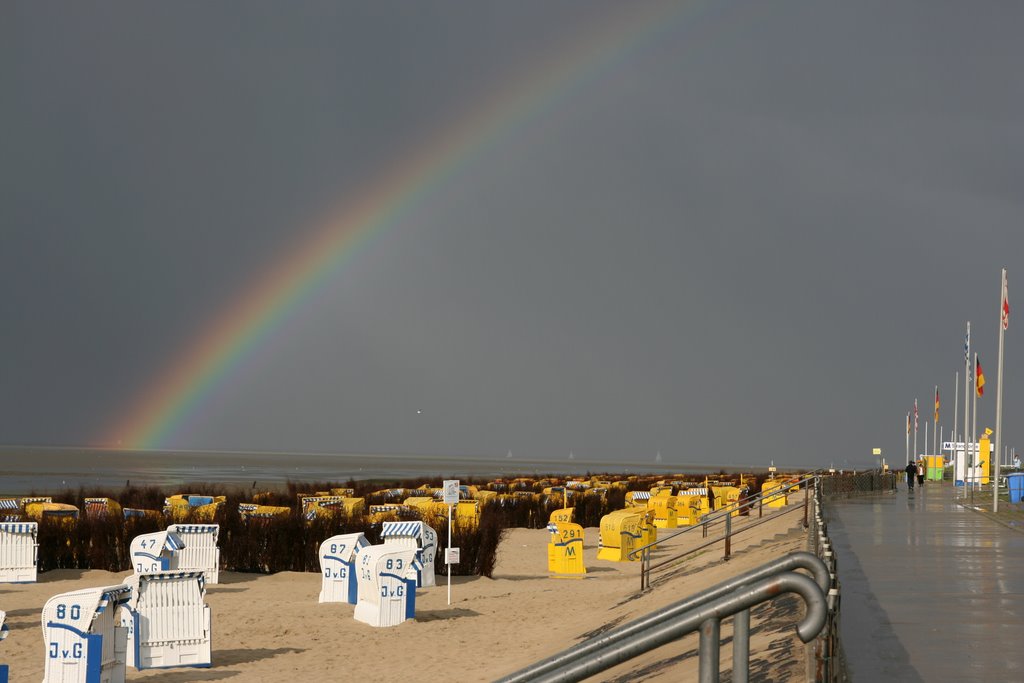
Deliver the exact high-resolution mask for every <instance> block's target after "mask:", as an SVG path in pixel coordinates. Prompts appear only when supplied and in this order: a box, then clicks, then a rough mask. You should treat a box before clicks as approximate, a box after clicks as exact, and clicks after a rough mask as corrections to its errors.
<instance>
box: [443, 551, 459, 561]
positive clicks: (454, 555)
mask: <svg viewBox="0 0 1024 683" xmlns="http://www.w3.org/2000/svg"><path fill="white" fill-rule="evenodd" d="M460 554H461V553H460V549H459V548H445V553H444V563H445V564H458V563H459V555H460Z"/></svg>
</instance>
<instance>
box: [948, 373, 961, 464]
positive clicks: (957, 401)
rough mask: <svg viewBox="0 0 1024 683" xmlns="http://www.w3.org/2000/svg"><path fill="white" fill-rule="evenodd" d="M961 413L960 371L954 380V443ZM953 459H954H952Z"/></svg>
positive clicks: (954, 450)
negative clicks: (957, 421)
mask: <svg viewBox="0 0 1024 683" xmlns="http://www.w3.org/2000/svg"><path fill="white" fill-rule="evenodd" d="M959 412H960V371H959V370H957V371H956V379H954V380H953V427H952V431H953V436H952V438H950V441H951V442H952V443H954V444H955V443H956V420H957V417H959ZM952 450H953V455H955V454H956V446H953V449H952ZM951 459H952V458H951ZM953 483H954V484H956V466H955V465H954V466H953Z"/></svg>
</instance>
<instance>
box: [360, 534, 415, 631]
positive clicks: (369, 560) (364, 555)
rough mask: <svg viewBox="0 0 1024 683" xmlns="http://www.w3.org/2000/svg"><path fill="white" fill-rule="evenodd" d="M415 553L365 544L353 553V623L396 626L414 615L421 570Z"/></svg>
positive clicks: (402, 549)
mask: <svg viewBox="0 0 1024 683" xmlns="http://www.w3.org/2000/svg"><path fill="white" fill-rule="evenodd" d="M417 553H418V551H417V550H416V549H413V548H397V547H395V546H387V545H369V546H366V547H364V548H361V549H360V550H359V552H357V553H356V568H357V569H358V572H359V575H358V581H359V600H358V601H357V602H356V609H355V618H356V621H361V622H363V623H366V624H369V625H370V626H397V625H398V624H401V623H402V622H403V621H405V620H406V619H412V618H414V617H415V616H416V574H417V572H419V571H420V570H421V569H422V565H421V564H420V561H419V559H418V558H417Z"/></svg>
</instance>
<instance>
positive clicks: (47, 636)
mask: <svg viewBox="0 0 1024 683" xmlns="http://www.w3.org/2000/svg"><path fill="white" fill-rule="evenodd" d="M131 591H132V589H131V587H130V586H128V585H127V584H120V585H117V586H107V587H103V588H86V589H84V590H78V591H71V592H70V593H61V594H59V595H55V596H53V597H52V598H50V599H49V600H47V601H46V604H45V605H44V606H43V619H42V621H43V645H44V648H45V649H44V652H45V654H44V656H45V658H46V659H45V662H46V664H45V671H44V677H43V683H124V674H125V657H126V654H127V643H128V631H127V629H125V628H123V627H122V626H121V625H120V619H119V616H118V614H117V610H118V608H119V607H120V606H121V605H122V604H124V603H125V602H127V601H128V599H129V598H130V597H131Z"/></svg>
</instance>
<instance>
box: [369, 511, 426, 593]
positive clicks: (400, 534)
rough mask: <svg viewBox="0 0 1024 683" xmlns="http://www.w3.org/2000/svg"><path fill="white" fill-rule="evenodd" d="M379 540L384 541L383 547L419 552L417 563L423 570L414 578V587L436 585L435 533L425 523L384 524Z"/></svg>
mask: <svg viewBox="0 0 1024 683" xmlns="http://www.w3.org/2000/svg"><path fill="white" fill-rule="evenodd" d="M381 538H382V539H384V545H391V546H395V547H399V548H416V549H417V550H419V551H420V553H419V561H420V564H422V565H423V568H422V570H421V571H420V573H419V575H418V576H417V577H416V585H417V586H419V587H421V588H430V587H432V586H435V585H437V581H436V578H435V575H434V560H435V559H436V557H437V532H436V531H434V530H433V529H432V528H431V527H430V526H429V525H427V523H426V522H384V525H383V528H382V530H381Z"/></svg>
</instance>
